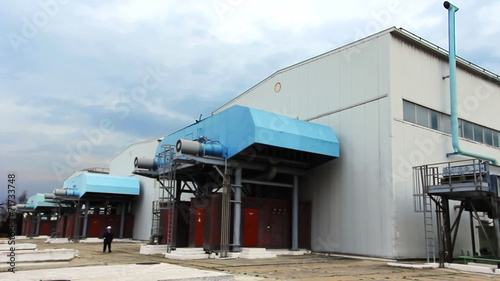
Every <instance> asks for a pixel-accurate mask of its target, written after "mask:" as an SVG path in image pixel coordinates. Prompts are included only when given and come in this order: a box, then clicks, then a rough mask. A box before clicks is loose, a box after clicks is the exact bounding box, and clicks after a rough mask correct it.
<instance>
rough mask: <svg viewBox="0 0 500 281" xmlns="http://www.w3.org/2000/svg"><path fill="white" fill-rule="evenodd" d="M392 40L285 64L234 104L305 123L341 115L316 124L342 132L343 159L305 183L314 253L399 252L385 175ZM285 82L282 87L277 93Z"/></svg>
mask: <svg viewBox="0 0 500 281" xmlns="http://www.w3.org/2000/svg"><path fill="white" fill-rule="evenodd" d="M390 39H391V38H390V34H389V33H385V34H380V35H379V36H377V37H374V38H372V40H369V41H365V42H359V43H358V44H357V45H350V46H349V47H347V48H345V49H341V50H339V51H338V52H333V53H329V54H328V55H325V56H322V57H321V58H319V59H316V60H311V61H307V62H305V63H302V64H298V65H297V66H295V67H292V68H290V69H285V70H284V71H282V72H279V73H277V74H276V75H274V76H273V77H271V78H270V79H268V80H266V81H264V82H263V83H261V84H260V85H259V86H258V87H255V88H254V89H252V90H251V92H249V93H247V94H245V95H242V96H240V97H239V98H238V99H236V100H234V101H233V102H232V103H229V104H227V105H226V106H230V105H233V104H240V105H244V106H249V107H255V108H258V109H262V110H266V111H270V112H274V113H279V114H284V115H288V116H291V117H295V118H299V119H303V120H304V119H310V118H314V117H315V116H318V115H321V114H324V113H328V112H334V113H332V114H326V116H323V117H321V118H316V119H314V120H312V121H311V122H317V123H321V124H324V125H328V126H331V127H332V128H333V129H334V131H335V132H336V134H337V135H338V138H339V143H340V149H341V152H340V158H338V159H336V160H334V161H331V162H328V163H326V164H324V165H322V166H320V167H318V168H316V169H314V170H312V171H311V172H310V174H309V175H308V176H307V177H306V178H304V179H303V180H302V181H301V182H302V185H301V187H300V188H301V194H302V195H301V196H302V198H307V199H309V198H310V199H311V201H312V202H311V203H312V206H311V207H312V233H311V244H312V249H313V250H314V251H321V252H340V253H350V254H360V255H373V256H387V257H392V256H394V255H395V251H394V248H393V243H392V241H393V240H394V239H395V238H394V235H395V233H394V225H393V221H394V219H393V217H394V209H393V207H394V203H393V200H394V199H393V197H392V185H391V182H390V177H384V173H386V171H390V167H391V163H390V159H391V157H390V155H391V154H390V137H391V133H390V131H391V129H390V116H391V115H390V101H389V98H388V94H389V88H390V81H389V61H390V60H389V46H390ZM277 82H280V83H281V84H282V89H281V91H280V92H278V93H275V92H274V86H275V84H276V83H277ZM375 98H379V99H377V100H374V99H375ZM263 101H265V102H263ZM364 102H366V103H364ZM355 105H356V106H355ZM352 106H355V107H352ZM350 107H352V108H350ZM335 111H337V112H335ZM389 174H390V172H389ZM304 193H305V194H304Z"/></svg>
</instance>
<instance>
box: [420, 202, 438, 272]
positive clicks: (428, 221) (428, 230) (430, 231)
mask: <svg viewBox="0 0 500 281" xmlns="http://www.w3.org/2000/svg"><path fill="white" fill-rule="evenodd" d="M431 201H432V200H431V198H430V197H429V196H428V195H426V194H424V196H423V204H424V206H423V213H424V231H425V251H426V256H427V263H430V262H431V261H432V263H435V262H436V244H435V239H434V237H435V235H434V219H433V214H432V202H431Z"/></svg>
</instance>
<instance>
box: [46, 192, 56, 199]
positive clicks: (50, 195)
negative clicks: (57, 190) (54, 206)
mask: <svg viewBox="0 0 500 281" xmlns="http://www.w3.org/2000/svg"><path fill="white" fill-rule="evenodd" d="M44 196H45V199H54V198H55V197H56V196H55V194H54V193H45V194H44Z"/></svg>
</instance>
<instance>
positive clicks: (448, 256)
mask: <svg viewBox="0 0 500 281" xmlns="http://www.w3.org/2000/svg"><path fill="white" fill-rule="evenodd" d="M442 206H443V227H444V243H445V244H444V248H445V253H444V254H445V261H446V262H449V263H452V262H453V243H452V239H451V223H450V222H451V221H450V204H449V200H448V198H443V199H442Z"/></svg>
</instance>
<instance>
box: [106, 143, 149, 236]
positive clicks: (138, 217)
mask: <svg viewBox="0 0 500 281" xmlns="http://www.w3.org/2000/svg"><path fill="white" fill-rule="evenodd" d="M157 146H158V141H157V140H156V139H153V140H148V141H144V142H139V143H135V144H132V145H130V146H128V147H127V148H126V149H124V150H123V151H122V152H121V153H120V154H118V155H117V156H115V157H114V158H112V159H111V160H110V164H109V173H110V174H112V175H119V176H130V175H132V171H133V170H134V159H135V157H148V158H152V157H154V155H155V153H156V147H157ZM134 177H137V179H139V183H140V187H141V191H140V195H139V196H138V197H137V198H136V199H135V200H134V201H133V211H132V213H133V214H134V231H133V238H134V239H139V240H148V239H149V236H150V234H151V220H152V202H153V200H155V199H157V197H158V187H157V186H156V184H155V180H153V179H150V178H146V177H141V176H134Z"/></svg>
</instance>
